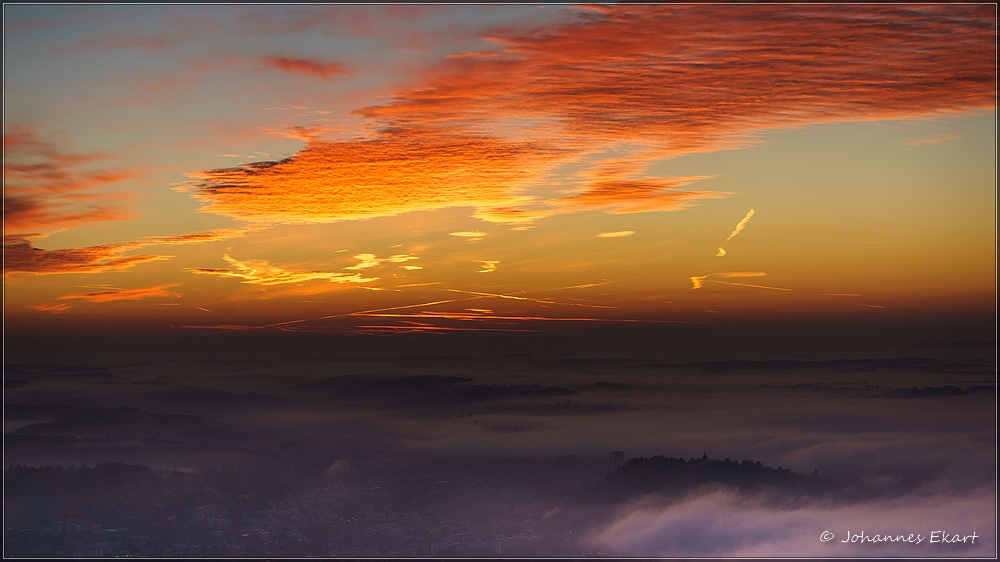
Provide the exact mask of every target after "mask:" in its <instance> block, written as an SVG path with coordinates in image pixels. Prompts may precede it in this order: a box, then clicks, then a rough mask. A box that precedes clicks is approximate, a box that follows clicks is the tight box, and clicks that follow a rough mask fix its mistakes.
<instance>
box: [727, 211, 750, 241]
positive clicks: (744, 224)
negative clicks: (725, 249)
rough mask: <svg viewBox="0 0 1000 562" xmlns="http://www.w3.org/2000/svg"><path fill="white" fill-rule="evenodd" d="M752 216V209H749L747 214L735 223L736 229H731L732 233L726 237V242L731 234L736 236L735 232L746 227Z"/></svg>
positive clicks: (730, 238) (737, 232)
mask: <svg viewBox="0 0 1000 562" xmlns="http://www.w3.org/2000/svg"><path fill="white" fill-rule="evenodd" d="M752 216H753V209H750V212H749V213H747V216H745V217H743V220H741V221H740V223H739V224H737V225H736V230H733V233H732V234H730V235H729V238H726V242H729V241H730V240H732V239H733V236H736V235H737V234H739V233H740V231H741V230H743V229H744V228H746V227H747V223H748V222H750V217H752Z"/></svg>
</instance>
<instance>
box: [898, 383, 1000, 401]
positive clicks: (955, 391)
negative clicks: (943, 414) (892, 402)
mask: <svg viewBox="0 0 1000 562" xmlns="http://www.w3.org/2000/svg"><path fill="white" fill-rule="evenodd" d="M994 392H996V387H995V386H993V385H992V384H991V385H983V386H970V387H969V388H966V389H964V390H963V389H961V388H959V387H957V386H953V385H950V384H949V385H945V386H927V387H924V388H917V387H915V386H914V387H911V388H897V389H895V390H891V391H889V392H886V393H884V394H883V395H882V396H885V397H888V398H924V397H927V396H970V395H973V394H993V393H994Z"/></svg>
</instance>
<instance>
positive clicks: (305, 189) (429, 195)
mask: <svg viewBox="0 0 1000 562" xmlns="http://www.w3.org/2000/svg"><path fill="white" fill-rule="evenodd" d="M556 153H557V151H554V150H548V149H543V148H540V147H537V146H533V145H531V144H527V143H512V142H507V141H503V140H500V139H496V138H491V137H487V136H473V135H460V134H451V135H441V134H438V133H437V132H436V131H431V130H416V129H405V130H396V131H390V132H386V133H383V134H382V135H380V136H379V138H377V139H375V140H361V139H357V140H350V141H319V140H316V141H312V142H310V143H309V144H308V145H307V146H306V148H305V149H303V150H302V151H301V152H299V153H298V154H296V155H295V156H293V157H291V158H288V159H286V160H282V161H280V162H258V163H254V164H247V165H245V166H240V167H236V168H226V169H219V170H209V171H206V172H201V173H198V174H196V175H195V177H196V180H195V185H194V186H193V188H189V189H193V190H194V196H195V197H196V198H199V199H201V200H202V201H205V202H206V203H207V205H206V206H205V207H203V208H202V210H203V211H207V212H212V213H219V214H222V215H227V216H231V217H234V218H239V219H244V220H248V221H256V222H263V223H271V222H283V223H313V222H333V221H340V220H352V219H366V218H371V217H379V216H390V215H396V214H400V213H405V212H409V211H415V210H430V209H440V208H444V207H459V206H468V207H477V208H493V207H502V206H505V205H514V204H517V203H520V202H521V201H522V200H523V198H521V197H518V196H517V195H516V193H515V192H516V191H517V190H518V188H519V187H521V186H524V185H525V184H526V183H527V182H529V181H530V180H531V179H532V178H533V177H534V175H535V174H534V173H533V172H532V170H533V169H535V170H537V169H539V168H540V167H542V166H543V165H544V164H545V163H546V162H548V161H551V160H552V159H553V158H554V157H555V155H556Z"/></svg>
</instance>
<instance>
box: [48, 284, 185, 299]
mask: <svg viewBox="0 0 1000 562" xmlns="http://www.w3.org/2000/svg"><path fill="white" fill-rule="evenodd" d="M178 286H179V285H157V286H155V287H140V288H137V289H114V290H110V291H98V292H94V293H73V294H71V295H63V296H61V297H59V300H72V299H83V300H86V301H89V302H113V301H137V300H142V299H148V298H167V299H177V298H180V297H181V295H180V294H179V293H176V292H174V291H168V290H167V289H170V288H171V287H178Z"/></svg>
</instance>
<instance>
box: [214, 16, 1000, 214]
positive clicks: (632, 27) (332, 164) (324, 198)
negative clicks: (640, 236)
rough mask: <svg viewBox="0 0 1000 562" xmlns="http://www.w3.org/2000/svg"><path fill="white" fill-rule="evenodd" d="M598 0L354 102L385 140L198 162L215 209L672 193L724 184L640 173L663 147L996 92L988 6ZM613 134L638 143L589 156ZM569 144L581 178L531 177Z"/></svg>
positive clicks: (493, 202)
mask: <svg viewBox="0 0 1000 562" xmlns="http://www.w3.org/2000/svg"><path fill="white" fill-rule="evenodd" d="M590 8H591V9H590V10H588V11H587V12H586V13H583V14H581V16H580V17H579V19H578V20H576V21H574V22H572V23H569V24H560V25H558V26H553V27H548V28H541V29H538V30H536V31H533V32H529V33H520V34H517V33H513V32H498V33H496V34H495V35H494V36H493V37H491V39H492V40H493V41H494V42H496V43H498V44H499V45H500V46H502V49H500V50H498V51H495V52H494V51H482V52H476V53H471V54H470V56H464V57H447V58H445V59H443V60H442V62H441V63H440V64H439V65H438V66H437V67H436V68H434V69H432V70H431V71H430V72H428V73H427V74H426V76H427V79H426V80H425V82H424V83H423V84H422V86H421V87H420V88H418V89H413V90H411V91H407V92H403V93H400V94H398V95H396V96H395V97H393V98H392V100H391V101H390V102H389V103H387V104H384V105H379V106H373V107H368V108H365V109H363V110H360V111H359V112H358V113H359V114H360V115H362V116H364V117H367V118H368V119H370V120H371V122H372V123H371V124H372V125H374V127H373V130H376V131H378V132H377V133H376V134H375V135H374V138H372V139H369V140H354V141H346V142H310V144H309V145H307V147H306V148H305V149H304V150H303V151H302V152H300V153H299V154H298V155H296V156H295V157H293V158H290V159H288V160H285V161H282V162H273V163H260V164H256V165H252V166H245V167H243V168H233V169H227V170H211V171H208V172H204V173H202V178H201V179H202V180H203V181H202V182H201V183H200V184H199V185H196V186H195V192H196V196H197V197H199V198H201V199H203V200H205V201H206V202H207V203H208V206H207V207H206V208H205V210H207V211H211V212H219V213H223V214H227V215H230V216H234V217H240V218H246V219H253V220H269V221H284V222H303V221H306V222H309V221H315V220H320V221H326V220H342V219H346V218H366V217H371V216H380V215H387V214H397V213H401V212H405V211H410V210H417V209H433V208H440V207H445V206H456V205H468V206H474V207H476V212H475V216H477V217H479V218H483V219H485V220H494V221H497V222H511V221H514V222H518V221H531V220H535V219H538V218H541V217H544V216H549V215H552V214H557V213H564V212H576V211H584V210H591V209H606V210H609V211H610V212H618V213H624V212H642V211H656V210H670V209H677V208H682V207H683V206H684V205H685V204H690V202H691V201H693V200H694V199H696V198H704V197H718V196H721V195H722V194H718V193H714V194H713V193H709V192H693V191H690V192H689V191H681V190H679V189H678V188H679V187H681V186H682V185H683V184H684V183H683V181H681V180H683V179H682V178H651V177H646V176H645V175H644V174H643V172H644V171H645V170H646V168H647V167H648V165H649V164H650V163H651V162H654V161H656V160H659V159H662V158H664V157H669V156H671V155H676V154H680V153H685V152H693V151H706V150H716V149H719V148H731V147H734V146H738V145H740V144H745V143H747V142H749V141H751V140H752V139H753V138H754V135H756V134H759V132H760V131H763V130H767V129H774V128H781V127H795V126H802V125H806V124H814V123H823V122H835V121H856V120H877V119H889V118H902V117H912V116H918V115H926V114H933V113H940V112H949V111H964V110H977V109H978V110H982V109H992V108H993V107H994V99H995V79H996V67H995V39H996V30H995V8H994V7H993V6H989V5H906V6H903V5H874V6H872V5H852V6H821V5H816V6H810V5H726V6H715V5H623V4H619V5H615V6H609V7H606V6H592V7H590ZM282 60H286V59H282ZM316 64H319V63H316ZM287 65H288V66H286V67H283V68H284V69H285V70H287V71H291V70H292V69H293V68H294V69H296V70H298V71H301V72H306V71H307V70H304V69H305V68H310V69H312V70H309V72H315V71H316V69H317V68H320V67H312V66H308V65H306V66H303V67H302V69H299V67H298V66H294V65H292V64H291V63H290V62H288V63H287ZM609 149H615V150H616V151H618V152H617V153H618V154H625V156H623V157H617V158H613V159H611V160H602V161H601V162H600V163H598V164H593V163H592V161H591V160H589V159H590V158H592V157H593V156H594V155H595V154H601V153H607V151H608V150H609ZM569 161H573V162H575V163H582V164H583V165H584V166H585V167H586V166H590V168H589V169H585V171H584V172H582V173H580V174H577V175H576V176H575V177H573V178H571V180H567V181H569V182H570V183H569V185H564V186H560V187H563V190H564V191H565V189H567V188H569V189H574V190H582V192H581V193H579V194H577V195H572V196H569V197H564V198H561V199H558V198H557V199H549V200H547V201H539V200H535V199H532V198H531V197H529V196H527V194H528V193H530V191H528V190H530V189H531V188H532V187H536V186H540V185H543V184H544V182H546V181H549V180H550V179H551V176H549V175H548V173H549V172H550V171H552V170H554V169H555V168H556V166H558V165H560V164H564V163H567V162H569ZM549 187H551V186H549ZM549 193H551V190H550V191H549Z"/></svg>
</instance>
